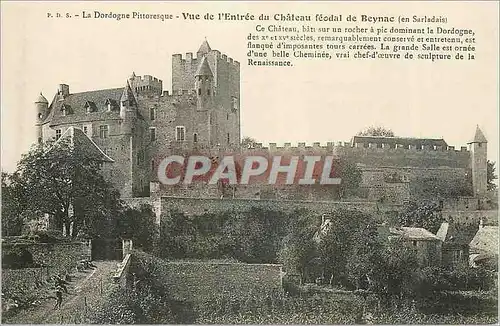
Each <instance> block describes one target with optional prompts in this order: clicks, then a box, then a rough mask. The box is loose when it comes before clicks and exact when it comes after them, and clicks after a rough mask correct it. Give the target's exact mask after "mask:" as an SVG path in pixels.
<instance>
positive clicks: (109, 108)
mask: <svg viewBox="0 0 500 326" xmlns="http://www.w3.org/2000/svg"><path fill="white" fill-rule="evenodd" d="M104 105H105V106H106V111H108V112H111V111H113V110H114V109H115V107H116V101H115V100H112V99H110V98H108V99H107V100H106V102H104Z"/></svg>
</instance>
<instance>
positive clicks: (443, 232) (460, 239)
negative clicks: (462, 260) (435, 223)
mask: <svg viewBox="0 0 500 326" xmlns="http://www.w3.org/2000/svg"><path fill="white" fill-rule="evenodd" d="M476 231H477V226H474V225H458V224H455V223H451V224H450V223H447V222H445V223H442V224H441V227H440V228H439V230H438V231H437V233H436V236H437V237H438V238H440V239H441V240H442V241H443V242H445V243H446V244H456V245H468V244H469V243H470V242H471V240H472V238H474V235H475V234H476Z"/></svg>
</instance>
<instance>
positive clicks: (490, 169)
mask: <svg viewBox="0 0 500 326" xmlns="http://www.w3.org/2000/svg"><path fill="white" fill-rule="evenodd" d="M487 164H488V165H487V166H486V180H487V182H488V183H487V188H488V190H494V189H496V188H497V185H496V184H495V180H496V179H498V176H497V175H496V174H495V162H492V161H490V160H488V163H487Z"/></svg>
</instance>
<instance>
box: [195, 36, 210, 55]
mask: <svg viewBox="0 0 500 326" xmlns="http://www.w3.org/2000/svg"><path fill="white" fill-rule="evenodd" d="M210 51H212V49H211V48H210V45H209V44H208V42H207V39H205V40H204V41H203V43H201V46H200V48H199V49H198V52H197V53H196V55H197V56H198V58H201V57H204V56H206V55H207V54H208V53H209V52H210Z"/></svg>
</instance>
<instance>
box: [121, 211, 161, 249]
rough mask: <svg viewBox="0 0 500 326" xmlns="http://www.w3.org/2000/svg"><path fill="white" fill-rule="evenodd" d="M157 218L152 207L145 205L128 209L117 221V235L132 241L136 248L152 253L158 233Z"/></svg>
mask: <svg viewBox="0 0 500 326" xmlns="http://www.w3.org/2000/svg"><path fill="white" fill-rule="evenodd" d="M155 219H156V216H155V214H154V212H153V209H152V207H151V205H147V204H143V205H141V206H140V207H138V208H130V207H126V208H124V209H123V211H122V212H121V213H120V218H119V219H117V220H116V223H117V225H116V229H117V231H116V232H117V234H118V236H120V237H121V238H125V239H131V240H132V243H133V246H134V248H140V249H142V250H144V251H147V252H150V251H152V250H153V247H154V244H155V238H156V233H157V225H156V222H155Z"/></svg>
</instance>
